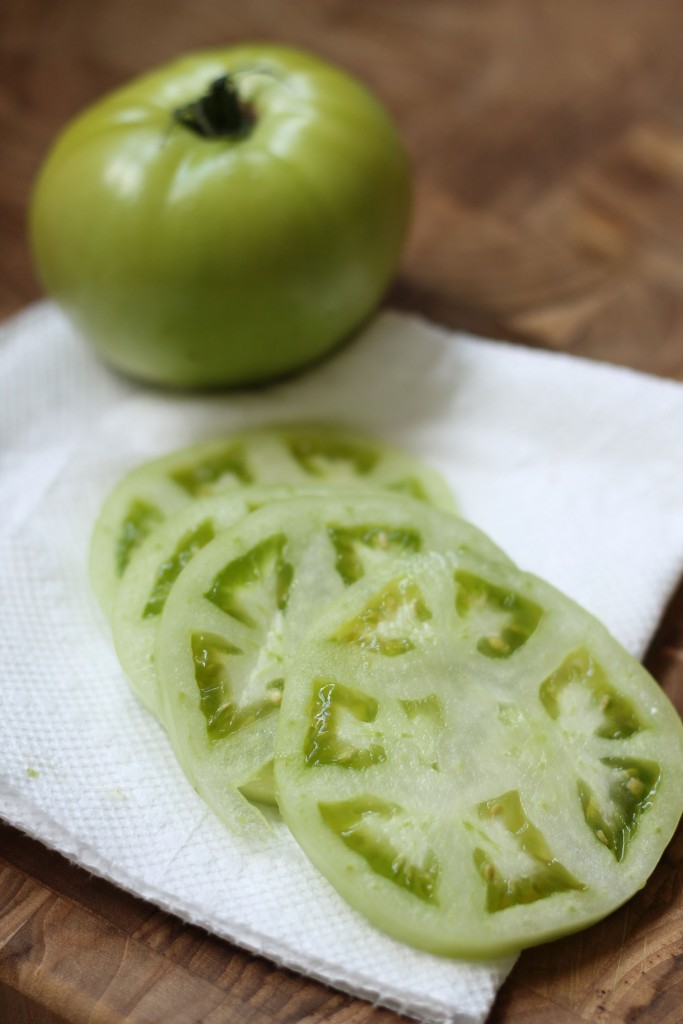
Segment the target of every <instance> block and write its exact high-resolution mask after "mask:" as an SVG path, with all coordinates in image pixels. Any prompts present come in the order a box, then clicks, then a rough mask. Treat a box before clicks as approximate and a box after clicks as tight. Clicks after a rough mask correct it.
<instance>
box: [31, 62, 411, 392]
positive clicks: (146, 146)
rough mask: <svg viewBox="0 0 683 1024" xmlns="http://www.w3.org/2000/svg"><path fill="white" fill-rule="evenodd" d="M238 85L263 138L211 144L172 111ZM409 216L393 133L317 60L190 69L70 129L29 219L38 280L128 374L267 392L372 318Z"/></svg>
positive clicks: (142, 86)
mask: <svg viewBox="0 0 683 1024" xmlns="http://www.w3.org/2000/svg"><path fill="white" fill-rule="evenodd" d="M226 73H227V74H228V75H230V76H231V79H232V81H234V83H235V85H236V87H237V90H238V93H239V96H240V99H241V102H242V104H243V105H244V109H245V110H247V111H248V112H249V115H250V117H251V118H252V123H251V124H250V125H249V126H248V128H247V129H246V130H245V131H243V132H242V133H239V134H237V135H235V136H234V137H219V138H205V137H203V136H202V135H199V134H197V133H196V132H195V131H192V130H191V129H190V128H188V127H187V126H186V125H183V124H181V123H179V122H178V120H177V119H176V118H175V117H174V112H175V111H176V110H178V109H180V108H183V107H185V106H187V105H188V104H190V103H192V102H194V101H196V100H198V99H199V98H200V97H201V96H203V95H205V94H206V93H207V90H209V89H210V87H211V84H212V83H213V82H215V81H216V80H218V79H220V78H221V77H223V76H225V75H226ZM409 212H410V169H409V164H408V160H407V157H406V154H405V151H404V149H403V147H402V145H401V142H400V139H399V137H398V135H397V132H396V129H395V128H394V126H393V124H392V122H391V120H390V118H389V116H388V115H387V113H386V112H385V110H384V109H383V108H382V107H381V106H380V105H379V104H378V103H377V101H376V100H375V99H374V98H373V97H372V96H371V95H370V94H369V93H368V92H367V91H366V90H365V88H363V87H362V86H361V85H360V84H359V83H357V82H356V81H354V80H353V79H352V78H350V77H349V76H347V75H346V74H344V73H343V72H341V71H340V70H338V69H336V68H333V67H332V66H330V65H328V64H325V63H323V62H322V61H320V60H318V59H317V58H314V57H312V56H309V55H305V54H302V53H300V52H297V51H293V50H289V49H285V48H279V47H273V46H266V45H258V46H256V45H255V46H242V47H236V48H233V49H229V50H215V51H206V52H201V53H197V54H193V55H189V56H187V57H185V58H182V59H180V60H178V61H175V62H174V63H172V64H170V65H168V66H166V67H164V68H161V69H160V70H158V71H155V72H152V73H150V74H148V75H146V76H144V77H142V78H140V79H138V80H136V81H134V82H132V83H131V84H130V85H128V86H126V87H124V88H122V89H120V90H119V91H117V92H115V93H113V94H111V95H110V96H108V97H106V98H105V99H103V100H102V101H100V102H99V103H97V104H96V105H95V106H93V107H91V108H89V109H88V110H87V111H85V112H84V113H83V114H82V115H81V116H80V117H79V118H77V119H76V120H75V121H74V122H73V123H72V124H71V125H70V126H68V127H67V128H66V130H65V131H64V133H63V134H62V135H61V137H60V138H59V139H58V140H57V142H56V144H55V146H54V148H53V149H52V151H51V153H50V154H49V155H48V158H47V160H46V162H45V164H44V166H43V169H42V171H41V173H40V175H39V178H38V182H37V185H36V189H35V193H34V197H33V202H32V208H31V240H32V246H33V252H34V256H35V262H36V266H37V268H38V272H39V274H40V277H41V279H42V281H43V284H44V286H45V289H46V291H47V292H48V294H50V295H51V296H53V297H54V298H55V299H56V300H57V301H58V302H59V304H60V305H61V306H62V308H63V309H64V310H65V312H66V313H67V315H68V316H69V317H70V318H71V319H72V321H73V322H74V324H75V325H76V326H77V328H78V329H79V331H80V332H81V333H82V335H83V336H84V337H85V338H86V339H87V340H88V341H89V342H90V343H91V344H92V345H93V346H94V347H95V349H96V350H97V351H98V352H99V353H100V354H101V355H102V356H103V357H104V358H105V359H106V360H107V361H108V362H109V363H111V364H112V365H113V366H115V367H116V368H118V369H119V370H122V371H123V372H125V373H127V374H130V375H132V376H134V377H138V378H140V379H143V380H146V381H150V382H155V383H161V384H167V385H172V386H182V387H214V386H226V385H241V384H248V383H255V382H259V381H263V380H267V379H269V378H273V377H276V376H278V375H281V374H284V373H287V372H290V371H293V370H296V369H298V368H300V367H303V366H304V365H306V364H307V363H309V362H311V361H313V360H315V359H317V358H319V357H320V356H322V355H323V354H324V353H326V352H327V351H328V350H329V349H330V348H332V347H333V346H334V345H336V344H337V343H339V342H340V341H341V340H342V339H344V338H345V337H346V336H347V335H349V334H350V333H351V332H352V331H353V330H354V329H355V328H356V327H358V326H359V325H360V324H361V323H362V322H363V320H364V319H365V318H366V317H367V316H368V315H369V314H370V313H371V312H372V311H373V309H374V308H375V307H376V305H377V303H378V301H379V300H380V298H381V296H382V293H383V291H384V290H385V288H386V286H387V284H388V282H389V281H390V279H391V277H392V275H393V273H394V271H395V268H396V265H397V262H398V259H399V256H400V252H401V248H402V244H403V242H404V238H405V234H406V231H407V227H408V221H409Z"/></svg>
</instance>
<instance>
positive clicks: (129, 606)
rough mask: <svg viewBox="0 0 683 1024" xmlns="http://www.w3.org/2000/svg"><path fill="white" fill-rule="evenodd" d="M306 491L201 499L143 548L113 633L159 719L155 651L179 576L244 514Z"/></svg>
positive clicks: (135, 684) (117, 606)
mask: <svg viewBox="0 0 683 1024" xmlns="http://www.w3.org/2000/svg"><path fill="white" fill-rule="evenodd" d="M304 492H305V493H308V489H305V488H294V487H284V486H282V487H243V488H241V489H240V490H239V491H236V492H235V493H231V494H225V495H214V496H212V497H205V498H197V499H196V500H195V501H192V502H190V503H189V504H187V505H184V506H183V507H182V508H181V509H179V510H178V511H177V512H174V513H173V514H172V515H170V516H169V517H168V518H167V519H165V520H164V521H163V522H162V523H161V524H160V525H159V526H157V528H156V529H155V530H154V531H153V532H152V533H151V534H150V536H148V537H147V538H146V539H145V540H144V541H143V542H142V544H141V545H140V547H139V549H138V551H137V553H136V556H135V558H134V559H133V560H132V562H131V564H130V566H129V568H128V570H127V572H126V573H125V575H124V577H123V579H122V580H121V582H120V584H119V586H118V589H117V593H116V601H115V603H114V612H113V616H112V633H113V637H114V646H115V648H116V653H117V654H118V657H119V661H120V662H121V666H122V668H123V670H124V672H125V673H126V676H127V677H128V680H129V682H130V684H131V686H132V688H133V690H134V691H135V693H136V694H137V695H138V697H139V698H140V699H141V701H142V702H143V704H145V706H146V707H147V708H148V709H149V710H150V711H152V712H153V713H154V714H155V715H156V716H157V717H158V718H161V707H160V698H159V686H158V683H157V673H156V666H155V660H154V649H155V644H156V635H157V631H158V628H159V623H160V621H161V613H162V612H163V610H164V606H165V604H166V600H167V598H168V595H169V593H170V591H171V587H172V586H173V585H174V583H175V581H176V580H177V578H178V576H179V575H180V573H181V572H182V571H183V570H184V568H185V567H186V566H187V565H188V564H189V563H190V562H191V561H192V559H193V558H194V557H195V556H196V555H197V554H198V553H199V551H201V550H202V548H204V547H206V545H207V544H208V543H209V542H210V541H211V540H213V539H214V537H217V536H218V535H219V534H220V533H222V532H223V531H224V530H226V529H228V528H229V527H231V526H233V525H234V524H235V523H236V522H237V521H238V520H239V519H241V517H242V516H244V515H247V514H248V513H249V512H252V511H254V510H255V509H257V508H260V507H261V506H263V505H266V504H268V503H269V502H271V501H282V500H286V499H287V498H290V497H292V496H295V495H298V494H302V493H304ZM310 493H317V492H314V491H312V490H311V492H310Z"/></svg>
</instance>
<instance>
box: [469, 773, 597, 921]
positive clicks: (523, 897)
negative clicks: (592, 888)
mask: <svg viewBox="0 0 683 1024" xmlns="http://www.w3.org/2000/svg"><path fill="white" fill-rule="evenodd" d="M477 818H478V822H479V825H478V827H476V828H474V829H473V831H475V832H476V833H478V834H479V835H480V836H481V838H483V839H484V840H485V841H486V849H484V847H483V846H477V847H476V848H475V849H474V851H473V857H474V863H475V865H476V867H477V870H478V871H479V874H480V875H481V877H482V879H483V881H484V883H485V886H486V909H487V911H488V912H489V913H497V912H498V911H500V910H506V909H507V908H508V907H514V906H518V905H520V904H526V903H534V902H536V901H537V900H542V899H546V898H547V897H549V896H552V895H554V894H555V893H561V892H568V891H571V890H577V891H580V890H582V889H585V886H584V885H582V884H581V882H579V881H577V879H576V878H574V876H573V875H572V874H571V873H570V872H569V871H567V869H566V868H565V867H564V866H563V865H562V864H561V863H560V862H559V861H558V860H557V858H556V857H554V856H553V853H552V851H551V849H550V847H549V846H548V844H547V842H546V840H545V837H544V836H543V833H542V832H541V831H540V829H538V828H537V827H536V826H535V825H534V824H533V823H532V822H531V821H530V820H529V818H528V817H527V815H526V812H525V810H524V806H523V804H522V800H521V798H520V795H519V793H518V791H517V790H510V791H509V792H507V793H503V794H502V795H501V796H498V797H495V798H493V799H492V800H486V801H484V802H483V803H481V804H479V805H478V806H477Z"/></svg>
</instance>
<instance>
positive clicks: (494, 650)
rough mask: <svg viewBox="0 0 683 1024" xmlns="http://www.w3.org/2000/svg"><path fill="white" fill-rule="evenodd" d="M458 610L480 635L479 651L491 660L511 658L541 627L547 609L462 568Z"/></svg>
mask: <svg viewBox="0 0 683 1024" xmlns="http://www.w3.org/2000/svg"><path fill="white" fill-rule="evenodd" d="M455 582H456V584H457V594H456V601H455V607H456V611H457V613H458V615H459V616H460V617H461V618H463V619H464V618H467V619H469V620H470V621H471V622H472V625H473V626H474V628H475V629H476V630H477V632H478V633H479V634H480V639H479V641H478V643H477V650H478V651H479V652H480V654H483V655H485V656H486V657H487V658H509V657H510V655H511V654H514V652H515V651H516V650H518V649H519V648H520V647H522V646H523V645H524V644H525V643H526V642H527V640H528V639H529V637H530V636H531V635H532V634H533V632H534V631H535V629H536V627H537V626H538V624H539V622H540V620H541V616H542V615H543V610H542V609H541V608H540V607H539V606H538V605H537V604H535V603H534V602H533V601H530V600H529V599H528V598H526V597H522V595H521V594H518V593H516V592H515V591H514V590H510V589H509V588H506V587H499V586H497V585H496V584H494V583H489V582H488V581H487V580H484V579H482V578H481V577H479V576H476V575H475V574H474V573H470V572H466V571H465V570H462V569H459V570H457V571H456V573H455Z"/></svg>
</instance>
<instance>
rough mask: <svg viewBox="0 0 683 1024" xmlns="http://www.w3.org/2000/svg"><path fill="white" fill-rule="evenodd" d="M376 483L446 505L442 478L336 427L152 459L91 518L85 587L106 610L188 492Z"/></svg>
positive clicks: (299, 429) (236, 438) (265, 434)
mask: <svg viewBox="0 0 683 1024" xmlns="http://www.w3.org/2000/svg"><path fill="white" fill-rule="evenodd" d="M278 484H286V485H294V486H302V487H316V488H320V487H322V486H325V487H339V486H341V487H345V488H348V487H351V486H358V487H360V488H363V489H372V490H374V489H375V488H381V489H383V490H388V491H391V492H395V493H397V494H406V495H408V496H410V497H412V498H415V499H416V500H419V501H423V502H425V503H426V504H428V505H433V506H435V507H437V508H442V509H444V510H446V511H449V512H451V511H454V507H455V506H454V499H453V496H452V494H451V491H450V489H449V487H448V485H447V483H446V482H445V480H444V479H443V478H442V477H441V476H440V474H439V473H437V472H436V471H435V470H434V469H432V468H431V467H429V466H428V465H426V464H425V463H424V462H422V461H421V460H420V459H418V458H417V457H416V456H414V455H411V454H410V453H408V452H405V451H402V450H400V449H398V448H394V447H392V446H390V445H387V444H385V443H384V442H383V441H380V440H378V439H377V438H370V437H365V436H362V435H359V434H354V433H351V432H349V431H347V430H343V429H334V428H331V427H323V426H317V425H292V426H282V427H274V428H268V429H266V428H260V429H254V430H251V431H245V432H242V433H238V434H232V435H228V436H226V437H222V438H218V439H213V440H210V441H206V442H203V443H201V444H197V445H194V446H192V447H190V448H185V449H182V450H180V451H176V452H173V453H171V454H170V455H165V456H162V457H161V458H157V459H153V460H151V461H149V462H146V463H144V464H143V465H142V466H139V467H137V468H136V469H134V470H132V471H131V472H130V473H129V474H128V475H127V476H126V477H125V478H124V479H123V480H122V481H121V483H119V484H118V486H117V487H116V488H115V489H114V490H113V491H112V493H111V494H110V496H109V497H108V499H107V501H106V502H105V504H104V507H103V509H102V512H101V514H100V516H99V518H98V521H97V523H96V525H95V530H94V534H93V538H92V544H91V551H90V577H91V582H92V586H93V589H94V591H95V593H96V594H97V596H98V599H99V600H100V603H101V604H102V607H103V608H104V610H105V612H106V613H107V615H109V616H110V617H111V614H112V611H113V607H114V602H115V598H116V591H117V588H118V585H119V583H120V581H121V579H122V578H123V576H124V575H125V573H126V571H127V569H128V565H129V564H130V562H131V560H132V559H133V557H134V555H135V553H136V551H137V550H138V549H139V547H140V546H141V545H142V543H143V542H144V540H145V539H146V538H147V537H148V536H149V535H150V533H152V532H153V531H154V530H155V529H156V528H157V527H158V526H159V524H160V523H161V522H162V521H163V520H164V519H166V518H167V516H169V515H171V514H172V513H173V512H175V511H177V510H178V509H179V508H181V507H182V506H183V505H186V504H187V503H188V502H191V501H193V500H194V499H197V498H200V497H206V496H210V495H214V494H219V493H220V494H223V493H230V492H234V491H238V490H239V489H241V488H243V487H246V486H250V485H278Z"/></svg>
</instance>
